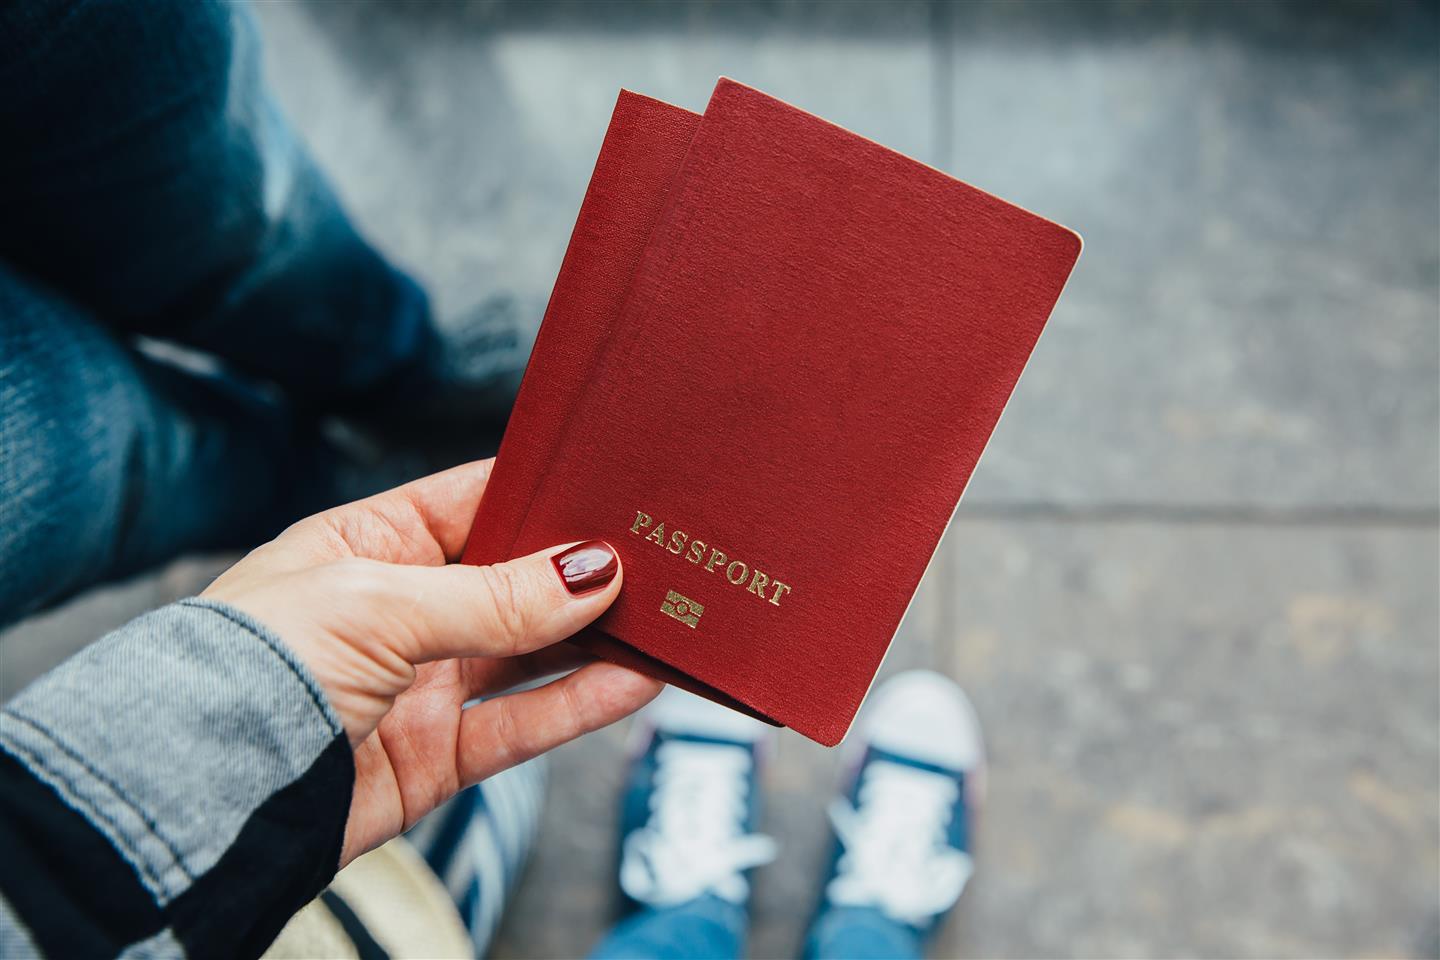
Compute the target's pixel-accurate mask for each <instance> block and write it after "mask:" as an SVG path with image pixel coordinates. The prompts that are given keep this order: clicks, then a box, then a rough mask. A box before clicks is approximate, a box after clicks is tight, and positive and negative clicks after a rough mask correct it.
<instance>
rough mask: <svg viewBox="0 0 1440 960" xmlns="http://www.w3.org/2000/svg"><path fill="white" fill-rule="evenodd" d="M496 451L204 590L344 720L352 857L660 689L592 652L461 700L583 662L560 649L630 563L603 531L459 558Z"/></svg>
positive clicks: (302, 535)
mask: <svg viewBox="0 0 1440 960" xmlns="http://www.w3.org/2000/svg"><path fill="white" fill-rule="evenodd" d="M491 463H492V461H489V460H486V461H482V462H479V463H471V464H467V465H465V466H461V467H456V468H454V469H453V470H447V471H445V472H444V473H438V474H435V475H434V476H430V477H425V478H423V479H421V480H416V481H415V482H414V483H410V484H406V485H405V486H403V487H399V488H397V489H395V490H391V491H389V492H388V493H382V494H380V495H378V496H374V497H370V498H369V499H367V500H360V501H358V502H356V503H351V504H347V505H345V506H342V507H336V508H335V509H333V510H327V511H325V512H324V513H320V514H316V515H315V516H313V517H309V518H307V519H305V520H301V521H300V522H299V523H296V524H295V525H294V526H292V527H290V529H288V530H286V531H285V532H284V533H282V534H281V535H280V536H279V537H277V538H275V539H274V540H273V541H271V542H270V543H267V544H265V545H264V546H262V547H259V548H257V549H256V550H254V551H253V552H251V553H250V554H249V555H248V556H247V557H245V558H244V559H243V560H241V561H240V562H239V563H237V564H236V565H235V566H233V567H231V568H230V569H229V570H227V571H226V572H225V573H224V574H223V575H222V576H221V577H220V578H219V579H217V580H216V581H215V582H214V583H213V584H211V586H210V588H209V589H208V590H206V591H205V593H204V596H206V597H210V598H212V599H215V600H221V601H224V602H226V603H229V604H231V605H232V606H235V607H238V608H239V609H241V610H243V611H245V612H246V613H248V614H250V615H251V616H253V617H255V618H256V619H258V620H259V621H260V622H262V623H264V624H266V625H267V626H269V627H270V628H271V629H272V630H274V631H275V632H276V633H277V634H278V635H279V636H280V638H281V639H282V640H284V641H285V643H286V644H287V645H289V646H290V648H291V649H292V650H294V651H295V653H296V654H297V655H299V657H300V659H301V660H302V661H304V662H305V664H306V665H307V666H308V667H309V668H310V671H311V673H313V674H314V675H315V677H316V679H317V680H319V682H320V685H321V686H322V687H323V688H324V689H325V693H326V695H327V696H328V697H329V699H330V703H331V704H332V705H333V706H334V708H335V710H336V712H337V713H338V714H339V715H340V719H341V721H342V722H343V723H344V725H345V730H346V733H347V734H348V735H349V737H350V744H351V746H352V747H353V748H354V750H355V775H356V779H355V794H354V799H353V800H352V802H351V806H350V819H349V822H348V824H347V825H346V830H345V848H344V852H343V853H342V855H341V859H340V863H341V866H344V865H345V864H346V863H349V862H350V861H351V860H353V859H354V858H355V857H357V856H359V855H360V854H362V853H364V852H365V851H367V850H370V849H372V848H374V847H376V846H379V845H380V844H381V843H384V842H385V841H386V840H388V839H390V838H391V837H393V836H396V835H397V834H399V833H401V832H403V831H404V830H406V829H408V828H409V827H410V826H411V825H412V824H414V823H415V821H417V820H419V819H420V818H421V817H423V816H424V815H425V814H427V813H429V812H430V811H431V810H433V809H435V808H436V807H437V806H439V805H440V804H441V803H443V802H444V801H445V800H447V799H449V798H450V797H451V796H452V795H454V794H455V793H456V792H457V791H459V790H460V789H462V788H464V787H467V786H469V785H470V784H472V783H476V782H478V781H480V780H483V779H485V778H486V777H488V776H490V775H491V774H493V773H496V772H498V771H500V770H503V769H505V768H506V767H509V766H512V765H514V764H516V763H520V762H521V761H523V760H527V759H529V758H530V757H533V756H535V755H536V754H539V753H543V752H545V751H546V750H549V749H550V748H551V747H554V746H557V745H558V744H561V743H564V742H566V741H567V740H572V739H574V738H575V737H578V736H580V735H581V734H583V733H588V732H589V731H591V730H595V729H597V728H599V727H603V726H605V725H606V724H609V723H613V722H614V721H616V720H618V719H620V718H621V717H624V716H626V715H628V714H630V713H632V712H634V711H635V710H637V709H639V708H640V707H641V706H643V705H644V704H645V703H647V702H648V701H649V700H650V699H651V698H653V697H654V696H655V695H656V694H657V693H658V692H659V691H660V686H661V685H660V684H659V683H658V682H656V681H654V680H651V679H649V678H647V677H643V676H640V675H639V674H636V673H632V672H630V671H628V670H625V669H622V668H620V667H617V666H614V665H611V664H608V663H589V664H588V665H587V666H583V667H581V669H579V670H577V671H576V672H574V673H572V674H570V675H568V676H565V677H562V678H561V679H558V680H554V681H552V682H550V683H549V684H546V685H545V686H542V687H539V688H537V689H533V690H527V691H524V692H520V693H512V694H509V695H507V696H503V697H497V698H494V699H489V700H486V701H485V702H483V703H480V704H477V705H475V706H472V707H470V708H468V709H462V707H463V705H464V704H465V703H466V702H467V701H470V700H473V699H475V698H476V697H480V696H488V695H490V694H494V693H498V692H500V691H503V690H507V689H509V688H511V687H514V686H515V685H517V684H520V683H523V682H525V681H527V680H531V679H533V678H536V677H542V676H546V675H548V674H552V673H556V672H559V671H561V670H566V669H569V668H571V667H574V666H576V665H578V664H580V663H584V662H587V661H588V658H586V657H585V656H584V655H583V654H581V653H580V652H579V651H576V650H574V649H572V648H569V647H555V646H552V644H555V643H556V642H557V641H560V640H563V639H565V638H566V637H568V636H570V635H572V634H573V633H575V632H576V631H577V630H579V629H580V628H581V627H583V626H585V625H586V624H587V623H589V622H590V621H591V620H594V619H595V618H596V617H598V616H599V615H600V614H601V613H602V612H603V611H604V610H605V608H606V607H608V606H610V603H611V602H612V601H613V600H614V599H615V596H616V594H618V593H619V591H620V581H621V571H620V568H619V560H618V558H616V557H615V555H614V552H613V551H612V550H610V548H609V547H608V546H607V545H605V544H603V543H599V542H598V541H592V542H591V543H590V544H585V545H581V549H579V550H578V551H577V550H575V549H574V545H571V546H569V547H566V546H560V547H555V548H552V549H549V550H544V551H541V552H540V553H536V554H531V555H530V556H528V557H521V558H519V559H516V560H511V561H509V562H508V563H502V564H496V565H494V566H491V567H467V566H459V565H454V561H455V560H457V559H458V558H459V556H460V553H461V550H462V549H463V547H464V544H465V538H466V535H467V534H468V533H469V530H470V522H471V520H472V519H473V518H474V516H475V509H476V507H477V506H478V504H479V503H480V496H481V494H482V493H483V492H484V490H485V482H486V480H487V479H488V478H489V476H490V467H491ZM552 558H556V559H552ZM607 576H608V579H607ZM567 580H568V581H569V586H567Z"/></svg>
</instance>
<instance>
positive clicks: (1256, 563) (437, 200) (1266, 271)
mask: <svg viewBox="0 0 1440 960" xmlns="http://www.w3.org/2000/svg"><path fill="white" fill-rule="evenodd" d="M260 21H261V26H262V31H263V33H264V35H265V36H266V39H267V41H268V43H269V45H270V46H269V53H268V69H269V71H270V74H271V76H272V78H273V81H274V83H275V85H276V87H277V89H278V91H279V94H280V98H281V100H282V101H283V103H284V104H285V105H286V107H287V108H288V109H289V111H290V112H291V114H292V116H293V118H294V119H295V121H296V123H297V125H298V126H299V127H300V128H301V129H302V130H303V131H304V133H305V135H306V137H307V139H308V140H309V142H310V143H311V145H312V146H313V148H314V150H315V152H316V153H317V154H318V155H319V157H320V158H321V160H322V161H323V162H324V164H325V165H326V166H327V167H328V168H329V169H330V170H331V171H332V172H333V175H334V178H335V181H336V183H337V184H338V186H339V189H340V192H341V193H342V195H343V196H344V197H345V198H346V199H347V200H348V202H349V203H350V205H351V207H352V209H353V211H354V213H355V214H356V217H357V219H358V220H359V221H360V222H361V223H362V224H363V225H364V227H365V228H367V229H368V231H369V232H370V233H371V234H372V235H373V236H374V238H375V239H376V241H377V243H379V244H380V245H381V246H382V247H383V248H385V249H386V250H387V251H390V252H391V253H393V254H394V255H395V256H396V257H398V258H399V259H401V260H402V261H404V262H405V263H407V264H409V265H411V266H412V267H413V268H414V269H415V270H416V271H417V272H418V273H419V274H420V275H421V276H422V277H423V278H425V279H426V280H427V281H428V282H429V283H430V284H431V286H432V288H433V290H434V291H435V293H436V295H437V299H438V302H439V304H440V306H441V308H442V310H443V311H446V312H455V311H458V310H460V309H462V308H463V307H464V306H465V305H466V304H468V303H471V302H473V301H475V300H477V299H479V298H480V297H481V296H483V295H485V294H486V293H488V292H490V291H492V290H495V289H507V290H511V291H513V292H516V293H518V294H519V295H520V296H521V297H522V299H524V300H526V301H527V302H531V303H533V304H535V305H536V309H537V310H538V308H539V305H540V304H543V302H544V299H545V297H546V295H547V294H548V290H549V285H550V283H551V281H552V280H553V278H554V275H555V271H556V268H557V266H558V264H559V262H560V257H561V255H562V253H563V250H564V247H565V243H566V240H567V238H568V235H569V229H570V226H571V224H572V222H573V219H574V215H575V211H576V209H577V207H578V205H579V200H580V196H581V194H582V192H583V190H584V186H585V182H586V179H587V177H588V174H589V169H590V165H591V164H592V162H593V160H594V156H595V152H596V149H597V148H598V145H599V142H600V138H601V136H602V133H603V131H604V127H605V123H606V120H607V118H608V115H609V110H610V106H611V104H612V102H613V100H614V98H615V94H616V91H617V89H618V88H619V87H621V86H627V87H630V88H632V89H635V90H638V91H641V92H644V93H648V94H651V95H654V96H658V97H661V98H664V99H668V100H671V101H672V102H675V103H677V104H680V105H683V106H686V107H690V108H692V109H701V108H703V106H704V103H705V100H706V97H707V95H708V92H709V90H710V87H711V86H712V85H713V83H714V81H715V78H716V77H717V76H718V75H720V74H726V75H729V76H732V77H735V78H737V79H740V80H743V81H746V82H748V83H751V84H753V85H755V86H758V87H760V88H762V89H764V90H767V91H769V92H772V93H774V94H776V95H778V96H781V97H783V98H786V99H788V100H790V101H792V102H794V103H796V104H798V105H800V106H803V107H805V108H807V109H810V110H813V111H815V112H817V113H819V114H821V115H823V116H825V117H827V118H829V119H832V120H834V121H836V122H839V123H841V124H844V125H846V126H848V127H850V128H852V129H854V130H857V131H859V132H861V133H864V134H866V135H869V136H871V137H873V138H875V139H877V140H880V141H881V142H884V143H886V144H888V145H891V146H894V147H896V148H898V149H900V150H903V151H905V152H908V153H910V154H912V155H913V156H916V157H918V158H919V159H922V160H925V161H927V162H930V163H932V164H935V165H937V166H940V167H942V168H944V169H946V170H949V171H952V172H954V173H955V174H956V175H958V176H960V177H962V178H964V179H966V180H969V181H970V182H972V183H975V184H976V185H978V186H981V187H984V188H986V189H989V190H991V191H993V192H996V193H998V194H1000V195H1002V196H1005V197H1007V198H1009V199H1012V200H1015V201H1017V202H1019V203H1021V204H1024V205H1026V206H1029V207H1031V208H1032V209H1035V210H1037V211H1039V212H1041V213H1044V214H1046V215H1048V216H1051V217H1053V218H1055V219H1058V220H1060V221H1062V222H1064V223H1066V224H1068V225H1070V226H1073V227H1075V228H1076V229H1078V230H1079V231H1080V232H1081V233H1083V234H1084V235H1085V237H1086V251H1085V254H1084V256H1083V258H1082V260H1081V263H1080V266H1079V269H1078V272H1077V273H1076V275H1075V278H1074V280H1073V282H1072V283H1071V286H1070V289H1069V290H1068V291H1067V292H1066V294H1065V297H1064V299H1063V301H1062V303H1061V304H1060V307H1059V309H1058V310H1057V311H1056V313H1055V316H1054V319H1053V320H1052V322H1051V328H1050V330H1049V332H1048V333H1047V334H1046V336H1045V338H1044V340H1043V342H1042V343H1041V346H1040V348H1039V350H1038V352H1037V353H1036V355H1035V358H1034V361H1033V363H1032V364H1031V367H1030V369H1029V371H1028V372H1027V374H1026V376H1025V378H1024V381H1023V382H1022V384H1021V387H1020V390H1019V392H1018V394H1017V395H1016V398H1015V400H1014V402H1013V403H1012V404H1011V407H1010V409H1009V411H1008V413H1007V415H1006V417H1005V420H1004V422H1003V424H1002V425H1001V427H1000V429H999V431H998V432H997V433H996V435H995V438H994V442H993V443H992V444H991V449H990V450H989V451H988V453H987V454H986V458H985V460H984V462H983V463H982V465H981V467H980V469H979V471H978V473H977V474H976V477H975V481H974V484H973V487H972V489H971V491H970V493H969V494H968V496H967V498H966V501H965V503H964V505H963V506H962V508H961V510H960V513H959V516H958V518H957V520H956V522H955V524H954V525H953V527H952V529H951V531H950V533H949V535H948V537H947V538H946V542H945V544H944V546H943V548H942V551H941V553H940V555H939V556H938V558H937V560H936V562H935V564H934V565H933V567H932V570H931V572H930V574H929V576H928V577H927V579H926V582H925V584H924V585H923V587H922V590H921V595H920V598H919V599H918V600H917V602H916V605H915V608H914V609H913V611H912V614H911V616H910V618H909V619H908V620H907V622H906V624H905V626H904V628H903V629H902V635H901V637H900V638H899V640H898V641H897V646H896V648H895V650H894V652H893V653H892V656H891V658H890V662H889V663H888V664H887V671H889V670H894V669H898V668H901V667H906V666H913V665H927V666H932V667H935V668H938V669H941V670H944V671H946V672H949V673H951V674H952V675H954V676H955V677H957V678H958V679H960V680H961V681H962V682H963V683H964V684H965V685H966V686H967V687H968V688H969V689H970V691H971V692H972V694H973V696H974V699H975V701H976V703H977V705H978V707H979V710H980V713H981V715H982V718H983V720H984V721H985V724H986V728H987V734H988V739H989V745H990V750H991V754H992V774H991V791H990V801H989V804H988V806H987V808H986V810H985V813H984V816H983V819H982V821H981V824H980V828H979V845H980V846H979V861H980V870H979V874H978V875H977V877H976V879H975V881H974V884H973V886H972V888H971V891H970V892H969V893H968V894H967V896H966V899H965V901H964V904H963V906H962V908H961V910H960V912H959V916H958V917H957V918H956V919H955V921H954V922H952V923H951V924H950V925H949V926H948V927H947V929H946V930H945V932H944V934H943V936H942V938H941V940H940V942H939V943H938V944H937V946H936V950H935V954H936V955H937V956H942V957H957V956H996V957H1000V956H1005V957H1034V956H1097V957H1120V956H1123V957H1147V956H1148V957H1158V956H1184V955H1214V956H1225V957H1231V956H1234V957H1268V956H1277V957H1278V956H1286V957H1315V956H1360V955H1364V956H1432V957H1433V956H1436V955H1437V953H1440V907H1437V897H1440V815H1437V808H1440V673H1437V670H1440V666H1437V659H1440V657H1437V653H1440V651H1437V646H1440V642H1437V641H1440V611H1437V599H1436V595H1437V582H1440V535H1437V517H1440V503H1437V483H1440V479H1437V471H1440V449H1437V442H1440V440H1437V436H1440V409H1437V407H1440V403H1437V393H1440V328H1437V324H1440V321H1437V310H1440V297H1437V285H1440V25H1437V13H1436V7H1435V6H1434V5H1433V4H1430V5H1405V4H1367V3H1345V4H1338V5H1333V6H1331V5H1299V4H1295V5H1276V4H1259V3H1256V4H1245V5H1240V4H1228V3H1209V4H1187V5H1179V6H1175V5H1150V6H1141V5H1133V4H1128V3H1099V2H1097V3H1090V4H1069V5H1065V4H1059V3H1054V4H1029V3H1024V4H998V3H976V4H955V5H948V4H945V3H942V2H923V0H892V2H889V3H858V2H856V3H844V2H834V3H810V2H790V0H772V2H761V0H753V2H734V3H720V2H710V3H693V4H668V5H663V6H661V5H650V4H630V3H626V4H616V3H606V2H595V3H581V2H566V3H559V4H545V5H539V4H537V5H522V4H518V3H513V4H512V3H504V2H482V3H477V4H474V5H470V6H457V5H448V4H440V3H408V4H402V3H372V4H359V3H353V4H351V3H328V4H318V3H317V4H304V5H302V4H295V5H289V4H272V5H268V6H265V7H263V8H262V9H261V10H260ZM219 562H221V561H206V560H200V561H186V562H184V563H182V564H181V565H179V566H177V567H176V568H173V569H171V570H170V571H167V572H166V573H165V574H162V575H160V576H158V577H154V578H150V579H145V580H141V581H138V582H136V583H132V584H128V585H123V586H121V587H117V588H111V589H109V590H106V591H102V592H100V593H99V594H96V595H91V596H90V597H87V598H83V599H82V600H80V601H78V602H77V603H76V604H74V605H72V606H71V607H70V608H68V609H66V610H62V611H60V612H59V613H56V614H52V615H50V616H48V617H45V618H41V619H40V620H39V621H37V622H34V623H32V624H29V625H25V626H22V627H21V628H19V629H17V630H14V631H11V633H9V634H8V635H6V636H5V637H4V638H3V644H4V646H3V648H0V649H3V652H4V658H5V671H4V677H3V684H4V686H3V692H4V693H6V694H8V693H9V692H12V691H13V690H14V689H15V687H16V686H17V685H18V684H19V683H21V682H23V681H24V679H25V678H27V677H28V676H30V675H33V673H34V672H35V671H36V670H38V669H41V668H43V666H44V664H45V663H48V662H49V661H50V660H53V659H54V657H55V656H56V655H57V652H58V651H61V650H64V649H69V648H72V647H74V646H75V645H76V644H78V643H81V642H83V641H84V640H85V639H86V638H89V637H92V636H94V635H96V634H97V633H98V632H99V631H101V630H103V629H104V628H105V627H106V626H108V625H110V624H112V623H114V622H117V621H119V620H122V619H124V618H125V617H126V616H128V615H130V614H131V613H132V612H135V611H138V610H139V609H143V608H144V607H145V606H147V605H150V604H153V603H156V602H160V601H163V600H165V599H168V598H169V597H172V596H176V595H180V594H183V593H185V592H187V591H190V590H193V589H195V588H196V584H198V583H203V581H204V578H205V577H206V576H207V575H209V573H210V572H212V571H213V570H214V569H216V564H217V563H219ZM622 742H623V730H612V731H607V732H605V733H602V734H598V735H596V736H594V737H592V738H591V739H590V740H588V741H587V742H586V743H585V744H584V745H583V746H572V747H571V748H568V749H564V750H561V751H558V752H557V754H556V755H555V757H554V767H553V773H554V776H553V787H554V789H553V792H552V795H551V797H550V803H549V807H548V812H547V816H546V821H545V828H544V830H545V832H544V837H543V841H542V843H541V844H540V849H539V852H538V855H537V857H536V860H535V862H534V864H533V865H532V868H531V870H530V872H529V874H528V876H527V878H526V880H525V883H524V885H523V887H522V888H521V890H520V893H519V896H518V900H517V902H516V903H515V905H514V909H513V910H512V911H511V914H510V916H509V920H508V922H507V924H506V926H505V928H504V929H503V931H502V933H501V936H500V939H499V943H498V945H497V947H496V949H495V955H496V956H507V957H570V956H576V955H579V954H581V953H583V952H584V951H585V950H586V949H587V947H588V946H589V945H590V944H591V943H592V942H593V941H594V939H595V938H596V937H597V935H598V934H599V933H600V931H601V930H602V929H603V926H604V923H605V918H606V915H607V910H608V909H609V903H610V896H611V894H610V890H611V885H612V883H611V879H610V872H611V856H612V847H613V842H614V837H613V835H612V833H613V831H612V822H613V814H614V794H615V788H616V785H617V783H618V780H619V776H620V763H621V755H622ZM835 772H836V757H835V755H833V754H831V753H827V752H826V751H824V750H822V749H820V748H818V747H816V746H814V745H813V744H810V743H808V742H806V741H804V740H802V739H800V738H799V737H797V736H794V735H792V734H788V733H785V734H782V735H781V737H780V744H779V750H778V762H777V763H775V764H773V765H772V767H771V769H770V770H769V780H768V782H767V789H768V791H769V797H770V800H769V805H770V806H769V815H768V823H767V826H768V828H769V829H770V830H771V831H772V832H774V833H775V834H777V835H778V836H780V837H781V838H783V840H784V843H785V849H784V855H783V859H782V861H781V862H780V863H778V864H776V865H775V866H773V867H771V868H769V869H767V870H766V871H764V872H763V873H762V874H761V875H760V877H759V879H758V896H757V906H756V922H755V929H754V935H753V938H752V943H751V953H752V955H753V956H757V957H779V956H785V955H788V954H790V953H791V952H793V950H794V948H795V945H796V942H797V940H798V938H799V936H800V933H801V925H802V922H803V918H804V916H805V914H806V912H807V911H808V909H809V905H810V902H811V898H812V897H813V895H814V886H815V878H816V870H817V865H818V862H819V860H820V858H821V857H822V855H823V849H824V844H825V842H826V835H825V827H824V823H823V815H822V808H823V805H824V803H825V800H826V798H827V795H828V792H829V790H830V787H831V784H832V782H833V778H834V776H835Z"/></svg>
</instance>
